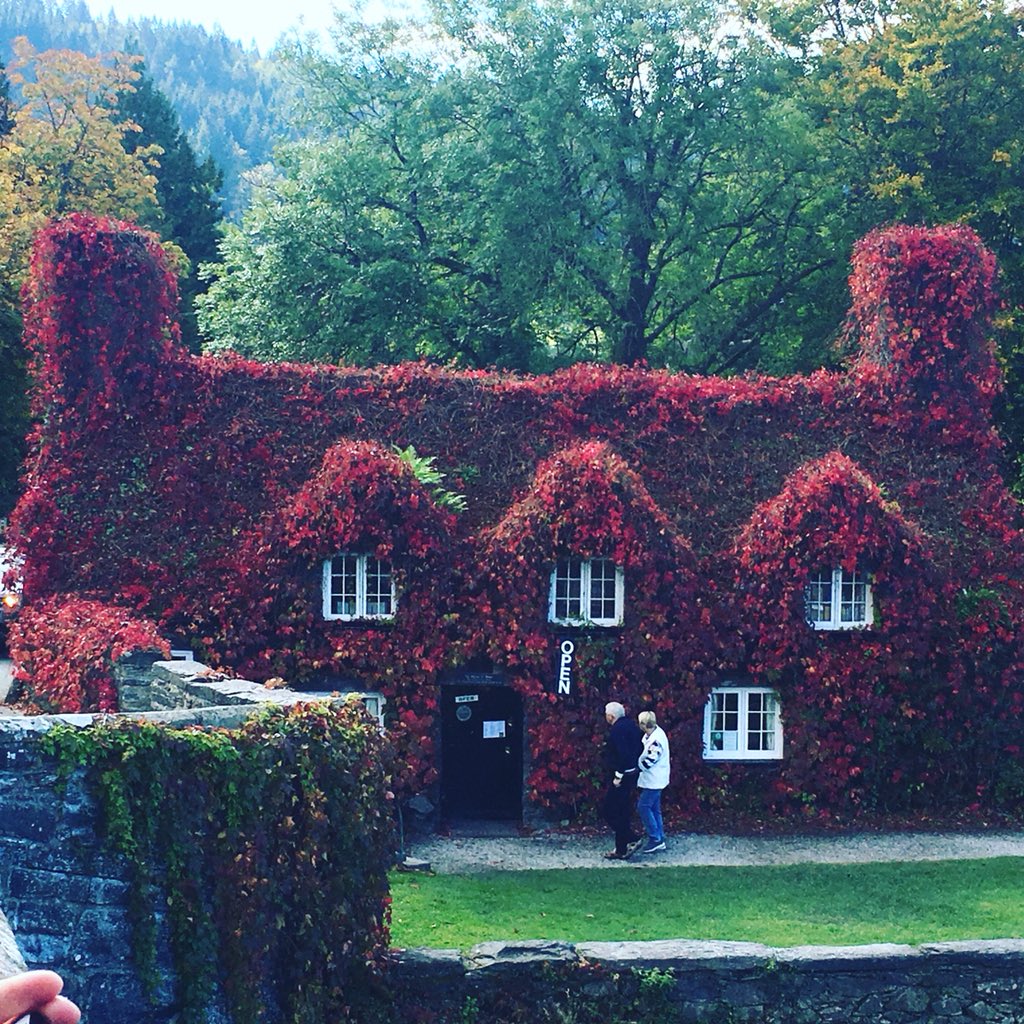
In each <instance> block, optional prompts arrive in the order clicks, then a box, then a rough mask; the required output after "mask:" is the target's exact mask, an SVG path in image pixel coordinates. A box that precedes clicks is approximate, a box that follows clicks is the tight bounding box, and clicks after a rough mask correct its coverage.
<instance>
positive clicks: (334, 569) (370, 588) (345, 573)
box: [323, 553, 395, 620]
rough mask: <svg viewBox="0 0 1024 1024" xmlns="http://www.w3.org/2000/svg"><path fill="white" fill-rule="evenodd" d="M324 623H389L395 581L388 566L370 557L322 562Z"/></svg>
mask: <svg viewBox="0 0 1024 1024" xmlns="http://www.w3.org/2000/svg"><path fill="white" fill-rule="evenodd" d="M323 589H324V618H325V619H347V620H351V619H391V618H394V615H395V581H394V578H393V577H392V575H391V566H390V565H388V564H387V562H382V561H381V560H380V559H379V558H375V557H374V556H373V555H356V554H349V553H345V554H340V555H335V556H334V557H333V558H328V559H326V560H325V561H324V581H323Z"/></svg>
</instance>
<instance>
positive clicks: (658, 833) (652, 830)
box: [636, 789, 665, 843]
mask: <svg viewBox="0 0 1024 1024" xmlns="http://www.w3.org/2000/svg"><path fill="white" fill-rule="evenodd" d="M637 792H638V793H639V794H640V796H639V798H638V799H637V802H636V812H637V814H639V815H640V821H641V822H643V826H644V830H645V831H646V832H647V838H648V839H650V840H651V842H653V843H663V842H664V841H665V826H664V825H663V824H662V823H661V790H660V789H640V790H637Z"/></svg>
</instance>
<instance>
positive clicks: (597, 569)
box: [590, 558, 616, 621]
mask: <svg viewBox="0 0 1024 1024" xmlns="http://www.w3.org/2000/svg"><path fill="white" fill-rule="evenodd" d="M615 575H616V574H615V563H614V562H613V561H612V560H611V559H609V558H595V559H594V560H593V561H592V562H591V563H590V618H591V619H592V620H594V621H597V620H600V619H604V620H608V619H612V620H614V619H615V617H616V616H615Z"/></svg>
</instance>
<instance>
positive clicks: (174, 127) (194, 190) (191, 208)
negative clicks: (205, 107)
mask: <svg viewBox="0 0 1024 1024" xmlns="http://www.w3.org/2000/svg"><path fill="white" fill-rule="evenodd" d="M130 48H131V47H130ZM139 70H140V71H141V72H142V77H141V78H140V79H139V80H138V82H136V84H135V91H134V92H131V93H128V94H126V95H125V96H124V97H122V99H121V102H120V108H121V111H122V112H123V113H124V114H125V115H126V116H127V117H129V118H130V119H131V120H132V121H134V122H135V123H136V124H137V125H138V127H139V129H140V130H139V132H138V133H137V134H136V136H135V139H134V143H133V146H132V148H133V149H134V148H140V149H145V148H146V147H149V146H158V147H159V148H160V150H162V152H161V155H160V156H159V157H158V158H157V163H158V166H157V167H156V168H155V169H154V173H155V175H156V194H157V199H158V200H159V202H160V211H159V214H158V222H157V223H155V224H152V225H150V226H151V227H153V228H154V229H155V230H157V231H159V232H160V234H161V236H162V237H163V238H165V239H167V240H168V241H171V242H175V243H176V244H177V245H179V246H180V247H181V249H182V251H183V252H184V253H185V255H186V256H187V257H188V260H189V264H190V266H189V271H188V274H187V275H186V276H185V277H183V278H182V279H181V281H180V282H179V287H180V290H181V330H182V337H183V340H184V341H185V343H186V344H187V345H188V346H189V348H191V349H193V350H195V351H198V349H199V335H198V331H197V328H196V318H195V312H194V305H195V297H196V295H198V294H200V293H201V292H203V291H204V290H205V287H206V286H205V285H204V284H203V283H202V282H201V281H200V280H199V276H198V268H199V265H200V264H201V263H212V262H216V261H217V260H218V258H219V257H218V249H217V246H218V243H219V241H220V236H221V222H222V214H221V208H220V200H219V199H218V196H217V193H218V190H219V189H220V187H221V185H222V184H223V175H222V174H221V172H220V170H219V169H218V168H217V165H216V164H215V163H214V161H213V158H212V157H207V158H206V159H205V160H204V161H202V162H200V161H199V160H198V159H197V157H196V154H195V150H193V148H192V146H191V144H190V143H189V141H188V139H187V138H186V137H185V135H184V133H183V132H182V130H181V124H180V122H179V120H178V115H177V114H176V113H175V111H174V108H173V107H172V106H171V103H170V101H169V100H168V99H167V97H166V96H165V95H164V94H163V93H162V92H161V91H160V90H159V89H158V88H157V87H156V84H155V83H154V81H153V79H152V77H151V76H150V75H149V73H148V72H147V70H146V67H145V65H144V64H143V65H142V66H141V67H140V69H139Z"/></svg>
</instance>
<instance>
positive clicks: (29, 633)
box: [9, 596, 170, 712]
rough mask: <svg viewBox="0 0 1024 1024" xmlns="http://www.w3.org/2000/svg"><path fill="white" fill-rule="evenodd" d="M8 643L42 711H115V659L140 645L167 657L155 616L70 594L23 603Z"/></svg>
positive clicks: (25, 690)
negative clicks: (145, 616) (146, 616)
mask: <svg viewBox="0 0 1024 1024" xmlns="http://www.w3.org/2000/svg"><path fill="white" fill-rule="evenodd" d="M9 644H10V650H11V656H12V658H13V659H14V661H15V662H16V663H17V666H18V673H17V681H18V683H19V685H20V686H21V688H22V695H23V697H24V699H26V700H27V701H28V702H30V703H31V704H34V705H36V706H38V707H40V708H42V710H44V711H106V712H111V711H117V710H118V707H117V691H116V690H115V687H114V681H113V676H112V666H113V664H114V662H115V661H117V660H118V658H120V657H122V655H125V654H128V653H129V652H131V651H138V650H143V651H159V652H160V653H161V654H163V655H164V657H170V649H169V646H168V643H167V641H166V640H164V639H163V638H161V636H160V635H159V632H158V631H157V627H156V625H155V624H154V623H153V622H150V621H149V620H147V619H139V618H135V617H134V616H132V614H131V613H130V612H128V611H126V610H125V609H123V608H116V607H112V606H110V605H104V604H101V603H99V602H96V601H86V600H82V599H81V598H76V597H69V596H63V597H58V598H51V599H50V600H48V601H42V602H39V603H38V604H34V605H32V606H30V607H27V608H24V609H22V612H21V614H20V616H19V617H18V618H17V619H16V620H15V621H14V622H12V623H11V627H10V638H9Z"/></svg>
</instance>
